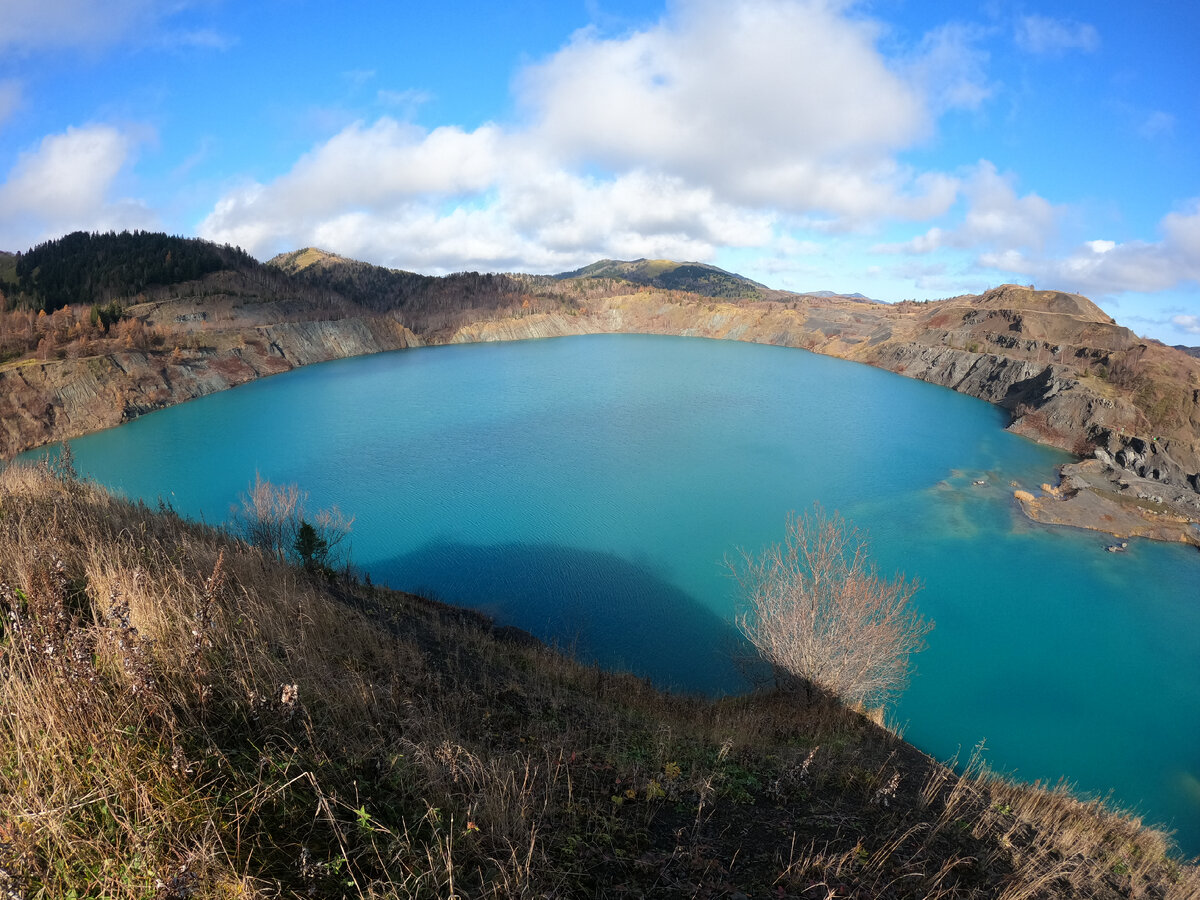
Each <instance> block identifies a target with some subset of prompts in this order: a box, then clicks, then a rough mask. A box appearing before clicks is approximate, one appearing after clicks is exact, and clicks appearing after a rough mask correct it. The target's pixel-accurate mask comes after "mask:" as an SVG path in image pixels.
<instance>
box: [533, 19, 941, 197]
mask: <svg viewBox="0 0 1200 900" xmlns="http://www.w3.org/2000/svg"><path fill="white" fill-rule="evenodd" d="M877 37H878V34H877V28H876V27H875V26H874V25H873V24H872V23H870V22H867V21H865V20H862V19H857V18H850V17H847V16H844V15H841V14H840V11H839V9H838V5H837V4H831V3H826V2H819V0H777V2H764V0H745V2H741V3H719V2H715V0H692V2H681V3H679V4H678V5H677V6H676V7H674V8H673V12H672V14H671V15H669V16H668V17H667V18H665V19H663V20H662V21H660V22H659V23H657V24H655V25H653V26H651V27H649V28H646V29H644V30H641V31H637V32H635V33H633V34H629V35H625V36H623V37H620V38H605V37H602V36H600V35H599V34H597V33H596V32H595V31H592V30H585V31H582V32H580V33H577V34H576V35H575V36H574V38H573V39H572V41H571V42H570V43H569V44H568V45H567V46H566V47H564V48H563V49H562V50H560V51H559V52H558V53H556V54H554V55H553V56H552V57H550V58H549V59H548V60H546V61H545V62H543V63H540V64H538V65H534V66H530V67H529V68H527V69H526V70H525V71H524V72H522V73H521V75H520V77H519V78H518V80H517V87H518V94H519V98H520V99H521V101H522V103H523V105H524V108H525V109H526V110H527V112H528V114H529V117H530V120H531V131H532V133H533V135H534V136H535V137H536V139H537V140H538V141H539V142H541V143H543V144H544V145H545V146H547V147H549V148H552V149H553V150H554V151H555V152H556V153H558V154H559V155H561V156H562V157H564V158H566V159H570V160H576V161H579V162H583V163H594V164H599V165H603V166H611V167H616V168H623V167H631V166H641V167H647V168H656V169H659V170H661V171H665V172H669V173H671V174H675V175H679V176H681V177H683V178H685V179H687V180H689V181H693V182H696V183H703V184H708V185H712V186H713V187H714V188H715V189H716V190H717V191H718V192H720V193H721V194H722V195H723V196H725V197H727V198H729V199H730V200H733V201H736V202H742V203H751V204H771V205H772V206H778V207H781V208H784V209H789V210H795V211H811V210H817V211H822V212H827V213H831V214H833V215H835V216H839V215H843V216H848V217H851V218H857V217H862V216H868V215H869V216H875V215H881V214H882V215H889V214H896V215H908V214H910V213H911V210H912V208H913V207H914V206H915V207H916V208H919V209H920V210H921V212H923V211H924V209H925V207H926V206H928V205H931V204H932V205H934V206H936V205H937V202H938V201H939V200H941V199H943V195H941V194H938V195H937V197H936V199H935V198H931V197H929V196H927V195H926V194H925V193H924V192H922V191H921V190H920V186H919V185H916V184H915V183H914V178H915V173H913V172H911V171H909V170H906V169H903V168H902V167H899V166H897V165H896V163H895V161H894V160H893V158H892V154H893V153H894V152H895V151H896V150H898V149H901V148H905V147H909V146H911V145H912V144H914V143H915V142H917V141H919V140H921V139H923V138H924V137H925V136H926V135H928V134H929V132H930V130H931V127H932V118H931V114H930V110H929V108H928V104H927V102H926V97H925V95H924V94H923V92H922V89H921V86H920V85H918V84H916V83H915V77H913V76H910V78H909V79H907V80H906V79H905V78H904V77H901V75H899V74H897V73H896V72H895V71H894V70H893V68H892V67H890V66H889V65H888V62H887V60H885V59H884V58H883V56H882V55H881V54H880V52H879V50H878V49H877V47H876V39H877Z"/></svg>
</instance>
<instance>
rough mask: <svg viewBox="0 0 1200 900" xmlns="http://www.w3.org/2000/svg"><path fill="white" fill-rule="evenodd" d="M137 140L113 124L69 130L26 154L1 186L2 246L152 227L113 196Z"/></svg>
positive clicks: (145, 215) (133, 206) (134, 206)
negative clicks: (79, 231) (81, 232)
mask: <svg viewBox="0 0 1200 900" xmlns="http://www.w3.org/2000/svg"><path fill="white" fill-rule="evenodd" d="M133 151H134V141H133V139H132V138H130V137H129V136H128V135H126V134H125V133H123V132H121V131H120V130H118V129H116V128H114V127H112V126H110V125H87V126H83V127H80V128H68V129H67V130H66V131H65V132H62V133H61V134H52V135H48V136H47V137H45V138H43V139H42V141H41V143H40V144H39V145H38V146H37V147H36V148H35V149H32V150H29V151H27V152H25V153H22V154H21V155H20V157H19V158H18V159H17V162H16V164H15V165H14V166H13V168H12V170H11V171H10V172H9V174H8V178H7V179H6V180H5V181H4V183H3V184H0V246H19V245H21V244H28V243H29V242H31V241H33V242H36V241H38V240H43V239H45V238H47V237H57V236H58V235H61V234H63V233H64V232H68V231H74V230H77V229H83V230H109V229H120V228H137V227H153V225H154V224H155V219H154V217H153V216H152V215H151V214H150V213H149V211H148V210H147V209H146V207H145V206H144V205H143V204H141V203H139V202H137V201H134V200H129V199H118V198H114V197H113V196H112V194H113V188H114V183H115V182H116V180H117V177H118V175H119V174H120V173H121V171H122V170H123V169H124V168H125V167H126V166H127V165H128V164H129V163H130V161H131V159H132V155H133Z"/></svg>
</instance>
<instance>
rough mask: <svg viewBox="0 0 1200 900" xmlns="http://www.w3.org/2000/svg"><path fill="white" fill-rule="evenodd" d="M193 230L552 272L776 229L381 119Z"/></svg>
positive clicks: (518, 151)
mask: <svg viewBox="0 0 1200 900" xmlns="http://www.w3.org/2000/svg"><path fill="white" fill-rule="evenodd" d="M199 231H200V233H201V234H203V235H205V236H206V237H210V238H212V239H214V240H218V241H222V242H229V243H234V244H238V245H240V246H243V247H245V248H247V249H248V250H250V251H251V252H252V253H256V254H258V255H270V254H271V253H274V252H276V251H278V250H280V249H285V248H291V247H295V246H302V245H305V244H317V245H320V246H326V247H331V248H333V249H336V250H338V251H339V252H342V253H347V254H350V255H357V256H361V257H364V258H367V259H372V260H375V261H378V262H381V263H384V264H387V265H394V266H400V267H406V268H419V269H422V270H423V271H454V270H458V269H464V268H485V269H496V268H530V269H535V270H539V271H547V270H548V269H554V268H556V267H561V268H572V267H575V266H577V265H580V264H582V263H585V262H591V261H592V260H594V259H595V257H596V256H597V255H607V256H621V255H625V256H628V255H633V256H642V255H652V254H653V255H668V256H675V257H679V256H683V257H686V258H689V259H694V258H706V257H711V256H712V255H713V254H714V253H715V252H716V249H717V247H720V246H743V245H748V244H753V243H761V242H763V241H765V240H767V239H769V237H770V233H771V219H770V216H769V215H768V214H764V213H758V212H754V211H747V210H743V209H740V208H737V207H735V206H733V205H730V204H727V203H722V202H720V201H719V200H718V199H717V198H716V197H715V196H714V194H713V192H712V191H711V190H709V189H707V188H697V187H691V186H688V185H687V184H686V183H684V182H683V181H682V180H681V179H679V178H677V177H673V176H667V175H663V174H661V173H651V172H646V171H643V170H634V171H631V172H627V173H623V174H620V175H618V176H615V177H612V178H608V179H603V180H598V179H594V178H587V177H584V176H581V175H578V174H575V173H572V172H570V171H568V170H566V169H564V168H562V167H559V166H557V165H555V164H554V162H553V161H552V160H550V159H548V158H546V157H544V156H542V155H540V154H539V153H538V152H537V151H536V150H535V149H534V148H533V147H532V146H531V145H530V144H529V143H528V142H526V141H525V140H523V139H521V138H514V137H509V136H507V135H505V134H503V133H502V132H501V131H500V130H499V129H498V128H496V127H495V126H490V125H488V126H483V127H481V128H479V129H477V130H476V131H473V132H464V131H460V130H457V129H437V130H435V131H432V132H428V133H427V132H424V131H422V130H421V129H418V128H416V127H414V126H411V125H405V124H401V123H399V122H396V121H394V120H391V119H381V120H379V121H378V122H376V123H375V124H373V125H371V126H369V127H368V126H363V125H354V126H351V127H350V128H348V129H345V130H343V131H342V132H341V133H339V134H337V135H335V136H334V137H333V138H331V139H330V140H329V141H327V142H326V143H325V144H322V145H321V146H319V147H317V148H315V149H314V150H313V151H312V152H311V153H309V154H307V155H306V156H305V157H303V158H302V159H301V160H299V161H298V162H297V164H296V165H295V166H294V167H293V169H292V170H291V171H290V172H288V173H287V174H286V175H284V176H282V177H281V178H279V179H278V180H276V181H275V182H273V183H271V184H268V185H261V184H251V185H246V186H244V187H242V188H239V189H237V190H234V191H231V192H229V193H228V194H227V195H226V196H225V197H224V198H223V199H222V200H221V201H220V203H218V205H217V207H216V209H214V211H213V212H212V213H211V214H210V215H209V216H208V217H207V218H206V219H205V220H204V221H203V222H202V223H201V224H200V227H199Z"/></svg>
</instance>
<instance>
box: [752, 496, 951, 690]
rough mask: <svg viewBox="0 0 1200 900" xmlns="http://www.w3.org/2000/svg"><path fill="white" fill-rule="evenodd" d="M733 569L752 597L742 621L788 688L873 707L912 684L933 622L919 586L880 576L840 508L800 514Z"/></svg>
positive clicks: (784, 685)
mask: <svg viewBox="0 0 1200 900" xmlns="http://www.w3.org/2000/svg"><path fill="white" fill-rule="evenodd" d="M730 568H731V569H732V570H733V573H734V575H735V577H736V578H737V580H738V585H739V587H740V589H741V594H742V598H743V601H744V603H745V611H744V612H743V613H742V614H741V615H740V616H739V618H738V623H737V624H738V627H739V628H740V629H741V631H742V633H743V634H745V635H746V637H747V638H749V640H750V641H751V643H753V644H754V646H755V647H756V648H757V649H758V651H759V652H760V653H761V654H762V655H763V657H764V658H765V659H766V660H767V662H769V663H770V664H771V666H772V667H773V669H774V670H775V677H776V682H777V683H778V684H780V685H781V686H782V687H785V688H796V687H801V686H802V687H803V688H804V689H805V690H806V691H807V693H808V694H809V696H810V698H811V696H812V694H813V692H814V690H815V691H822V692H827V693H829V694H831V695H833V696H835V697H837V698H839V699H840V700H842V701H843V702H846V703H850V704H856V703H861V704H863V705H865V706H874V707H879V706H885V705H886V704H887V703H888V701H890V700H891V699H892V698H893V697H895V695H897V694H898V693H900V691H902V690H903V689H904V687H905V685H906V684H907V682H908V675H909V671H910V662H909V657H910V656H911V655H912V654H913V653H914V652H916V651H919V650H922V649H924V646H925V635H926V634H928V633H929V631H930V629H931V628H933V623H932V622H928V621H926V620H925V619H923V618H922V617H921V616H920V615H919V614H918V613H917V611H916V610H915V609H914V608H913V607H911V606H910V605H909V600H910V599H911V598H912V596H913V595H914V594H915V593H916V592H917V590H918V589H919V585H918V584H917V583H916V582H912V581H908V580H906V579H905V578H904V577H903V576H902V575H901V576H899V577H897V578H896V579H895V580H888V579H886V578H882V577H880V575H879V573H878V572H877V570H876V569H875V566H874V565H873V564H872V563H871V562H870V561H869V560H868V558H867V542H866V538H865V536H864V535H863V534H862V533H861V532H859V531H858V529H856V528H854V527H853V526H852V525H850V524H848V523H847V522H846V521H845V519H843V518H842V517H841V516H840V515H838V514H837V513H834V514H833V515H832V516H827V515H826V514H825V513H824V512H823V511H822V510H821V508H820V507H819V506H818V507H816V508H814V510H813V512H812V513H809V514H807V515H803V516H797V515H796V514H795V513H792V514H791V515H789V516H788V522H787V533H786V536H785V538H784V542H783V544H782V545H780V544H775V545H773V546H771V547H768V548H767V549H766V550H764V551H763V552H762V553H761V554H760V555H758V556H751V555H749V554H747V553H745V552H743V553H742V555H741V561H740V563H738V562H733V563H730Z"/></svg>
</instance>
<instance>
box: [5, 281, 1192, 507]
mask: <svg viewBox="0 0 1200 900" xmlns="http://www.w3.org/2000/svg"><path fill="white" fill-rule="evenodd" d="M358 265H363V264H358ZM330 303H331V304H332V305H331V306H330V307H329V312H328V313H327V316H328V318H326V319H323V320H322V319H320V318H318V317H317V316H316V315H315V314H314V312H315V310H314V309H313V308H311V307H310V306H305V307H304V308H302V309H300V308H297V310H292V309H291V307H290V306H288V305H287V304H283V305H281V304H274V305H271V304H259V305H254V304H250V303H245V302H241V303H240V304H239V303H231V304H227V305H226V306H225V307H221V308H216V309H214V308H213V307H212V305H211V302H210V304H209V306H208V307H205V308H203V309H202V308H200V302H199V301H198V300H197V301H192V302H191V304H190V305H189V302H188V301H187V299H186V298H182V297H178V298H177V297H173V298H169V299H168V300H166V301H159V302H157V303H156V304H154V305H152V307H151V306H149V305H148V312H147V315H148V321H149V322H150V323H151V324H155V321H156V320H157V321H159V322H168V323H170V324H171V327H173V328H175V329H177V333H179V334H182V335H186V336H189V337H193V338H197V341H194V342H193V343H202V344H203V349H192V350H182V349H180V350H175V351H174V352H171V353H165V352H157V353H143V352H134V351H129V352H118V353H112V354H110V355H108V356H103V357H92V358H88V359H78V360H73V359H67V360H61V361H52V362H36V361H26V362H23V363H20V364H17V365H12V366H8V367H6V368H3V369H0V453H2V454H4V455H11V454H13V453H15V452H18V451H20V450H23V449H26V448H29V447H33V446H37V445H39V444H42V443H46V442H48V441H53V440H58V439H62V438H69V437H73V436H76V435H79V434H83V433H86V432H88V431H93V430H96V429H99V428H105V427H109V426H112V425H116V424H119V423H120V422H122V421H125V420H127V419H130V418H133V417H134V416H137V415H140V414H141V413H144V412H147V411H149V410H153V409H158V408H160V407H163V406H167V405H170V404H173V403H179V402H182V401H184V400H188V399H191V398H193V397H198V396H202V395H204V394H208V393H212V392H214V391H218V390H223V389H224V388H227V387H231V386H234V385H237V384H241V383H244V382H246V381H249V380H251V379H253V378H257V377H261V376H263V375H269V374H274V373H276V372H282V371H287V370H289V369H292V368H294V367H296V366H301V365H307V364H309V363H314V362H322V361H325V360H329V359H337V358H342V357H347V356H356V355H361V354H366V353H377V352H380V351H384V350H395V349H400V348H404V347H412V346H419V345H422V344H442V343H466V342H475V341H511V340H525V339H531V338H545V337H560V336H565V335H576V334H595V333H648V334H669V335H683V336H693V337H707V338H718V339H725V340H742V341H752V342H756V343H764V344H776V345H783V346H790V347H800V348H804V349H807V350H812V351H815V352H818V353H823V354H826V355H830V356H837V357H841V358H845V359H849V360H854V361H858V362H865V363H868V364H871V365H875V366H879V367H881V368H885V369H888V370H890V371H893V372H897V373H899V374H901V375H905V376H908V377H910V378H919V379H921V380H923V381H928V382H931V383H933V384H938V385H943V386H945V387H949V388H952V389H953V390H956V391H959V392H961V393H965V394H969V395H971V396H974V397H978V398H980V399H983V400H986V401H988V402H990V403H994V404H997V405H999V406H1001V407H1004V408H1005V409H1007V410H1009V411H1010V412H1011V413H1012V415H1013V421H1012V423H1011V425H1010V426H1009V427H1010V428H1011V430H1013V431H1016V432H1018V433H1020V434H1023V435H1025V436H1027V437H1030V438H1032V439H1034V440H1037V441H1040V442H1043V443H1047V444H1051V445H1054V446H1057V447H1060V448H1062V449H1065V450H1067V451H1069V452H1074V453H1076V454H1078V455H1080V456H1086V457H1091V456H1093V455H1094V456H1095V459H1096V460H1097V461H1098V462H1097V465H1099V466H1101V467H1102V468H1103V469H1104V471H1105V473H1107V476H1110V482H1109V486H1108V487H1106V488H1103V489H1104V490H1106V491H1107V492H1109V493H1112V494H1113V495H1114V496H1117V497H1126V496H1127V497H1128V498H1130V500H1131V502H1134V501H1136V502H1138V503H1145V502H1151V501H1154V502H1159V503H1161V504H1162V505H1164V506H1165V507H1170V508H1171V509H1173V510H1175V511H1176V512H1177V513H1179V514H1181V515H1186V516H1188V517H1191V518H1193V519H1194V518H1197V517H1198V516H1200V361H1197V360H1195V359H1192V358H1191V357H1189V356H1186V355H1184V354H1181V353H1178V352H1177V351H1174V350H1172V349H1170V348H1166V347H1163V346H1162V345H1154V344H1153V343H1152V342H1151V343H1148V342H1143V341H1141V340H1140V339H1139V338H1138V337H1137V336H1136V335H1134V334H1133V332H1131V331H1129V330H1128V329H1126V328H1122V327H1120V326H1118V325H1116V324H1115V323H1113V322H1112V321H1111V320H1110V319H1109V318H1108V317H1107V316H1106V315H1105V314H1104V313H1103V312H1102V311H1101V310H1099V308H1097V307H1096V306H1095V305H1094V304H1092V303H1091V302H1090V301H1088V300H1087V299H1086V298H1083V297H1079V296H1077V295H1073V294H1063V293H1060V292H1051V291H1033V290H1031V289H1028V288H1019V287H1014V286H1004V287H1002V288H998V289H996V290H995V291H991V292H989V293H988V294H985V295H983V296H982V297H971V298H962V299H956V300H947V301H938V302H936V303H928V304H912V303H909V304H898V305H895V306H886V305H874V304H861V303H853V302H850V301H845V300H839V299H821V298H812V297H795V298H793V299H788V300H783V301H760V302H746V301H742V302H737V303H727V302H721V301H719V300H711V301H709V300H706V299H705V298H696V297H695V296H694V295H680V294H678V293H672V292H662V293H656V292H648V291H644V290H643V291H641V292H638V293H633V294H629V295H624V296H609V297H604V298H600V299H598V300H595V301H589V304H588V308H587V309H583V308H581V307H578V306H573V305H572V304H570V303H566V302H563V303H561V304H560V305H559V308H558V309H557V310H555V311H551V312H544V311H543V312H526V311H524V310H523V309H494V308H493V309H487V310H472V311H470V313H471V314H470V315H467V316H462V315H459V316H457V317H448V318H447V319H443V321H448V320H449V319H450V318H452V319H454V320H455V321H456V324H443V325H441V326H439V327H435V325H434V324H433V320H426V321H425V322H424V324H423V325H422V326H421V331H420V333H419V335H418V333H414V331H413V330H410V328H409V327H406V325H405V324H402V319H401V313H400V312H394V313H391V314H384V315H378V316H369V315H356V316H347V315H346V314H345V307H344V306H338V305H337V304H338V303H344V301H337V300H336V298H334V300H331V301H330ZM292 305H293V306H294V305H295V304H294V303H293V304H292ZM301 305H303V304H301ZM260 306H261V309H260V308H259V307H260ZM289 312H298V313H299V316H298V317H299V318H301V319H304V320H302V321H279V318H280V316H282V315H284V314H285V313H289ZM264 322H271V323H272V324H263V323H264ZM199 338H202V339H203V340H202V341H200V340H199ZM188 346H191V344H189V345H188ZM1064 477H1067V476H1066V475H1065V476H1064ZM1147 485H1149V487H1147ZM1087 489H1089V490H1100V489H1101V486H1100V485H1098V484H1095V483H1093V484H1091V485H1090V486H1089V487H1088V488H1087ZM1080 508H1082V506H1081V505H1080Z"/></svg>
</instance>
